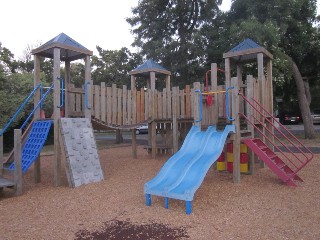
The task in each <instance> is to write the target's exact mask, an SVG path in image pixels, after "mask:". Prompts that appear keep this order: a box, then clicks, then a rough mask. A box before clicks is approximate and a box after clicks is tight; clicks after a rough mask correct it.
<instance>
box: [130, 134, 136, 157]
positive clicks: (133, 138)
mask: <svg viewBox="0 0 320 240" xmlns="http://www.w3.org/2000/svg"><path fill="white" fill-rule="evenodd" d="M131 139H132V157H133V158H137V135H136V130H135V129H132V130H131Z"/></svg>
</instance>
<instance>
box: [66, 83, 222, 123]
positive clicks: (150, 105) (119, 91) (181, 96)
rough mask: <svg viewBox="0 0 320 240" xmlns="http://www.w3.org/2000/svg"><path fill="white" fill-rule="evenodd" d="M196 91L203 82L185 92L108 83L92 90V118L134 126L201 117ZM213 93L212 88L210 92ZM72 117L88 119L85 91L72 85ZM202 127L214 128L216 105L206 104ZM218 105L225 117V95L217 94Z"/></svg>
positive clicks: (69, 95) (174, 89) (70, 105)
mask: <svg viewBox="0 0 320 240" xmlns="http://www.w3.org/2000/svg"><path fill="white" fill-rule="evenodd" d="M196 89H202V90H203V86H202V85H201V84H200V83H198V82H197V83H194V85H193V86H192V87H191V86H190V85H186V86H185V88H184V89H179V87H173V88H172V89H171V90H168V89H163V90H162V91H158V90H153V91H152V90H149V89H148V90H144V89H140V90H129V89H127V86H123V87H122V88H117V87H116V85H115V84H113V85H112V86H111V87H106V86H105V83H104V82H102V83H101V85H100V86H99V85H93V87H92V92H93V96H92V101H91V102H92V103H93V104H92V106H91V114H92V117H94V118H95V119H97V120H99V121H101V122H102V123H105V124H108V125H131V124H137V123H141V122H145V121H151V120H166V119H167V120H169V119H172V118H173V115H175V116H176V118H177V119H195V118H198V108H199V104H198V99H199V96H198V94H199V93H196V92H195V90H196ZM209 90H210V89H209ZM218 90H225V87H224V86H218ZM67 99H68V100H67V101H68V103H67V106H69V109H68V111H69V115H70V116H75V117H81V116H84V108H85V103H84V101H85V99H84V89H83V88H75V87H74V86H73V85H70V87H69V91H68V97H67ZM202 104H203V120H202V125H210V124H211V123H212V121H213V118H214V117H217V116H214V113H213V111H212V107H213V105H211V106H209V105H207V103H206V102H205V100H204V101H203V103H202ZM213 104H218V113H219V114H218V115H219V117H224V116H225V95H224V94H218V95H214V103H213Z"/></svg>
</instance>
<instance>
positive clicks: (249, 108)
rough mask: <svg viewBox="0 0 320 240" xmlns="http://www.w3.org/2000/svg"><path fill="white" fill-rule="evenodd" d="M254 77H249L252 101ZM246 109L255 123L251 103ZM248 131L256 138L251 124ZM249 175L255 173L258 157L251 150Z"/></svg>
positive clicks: (248, 95)
mask: <svg viewBox="0 0 320 240" xmlns="http://www.w3.org/2000/svg"><path fill="white" fill-rule="evenodd" d="M253 81H254V80H253V77H252V75H248V76H247V96H246V97H247V98H248V99H249V100H251V99H252V98H253ZM246 109H247V116H248V118H249V119H250V121H252V122H253V123H254V118H253V108H252V107H251V106H250V104H249V103H247V104H246ZM248 130H249V131H250V132H251V138H254V130H255V129H254V127H253V126H252V125H251V124H248ZM249 156H250V157H249V160H250V163H249V173H250V174H253V173H254V163H255V158H256V155H255V154H254V153H253V152H252V151H251V150H250V149H249Z"/></svg>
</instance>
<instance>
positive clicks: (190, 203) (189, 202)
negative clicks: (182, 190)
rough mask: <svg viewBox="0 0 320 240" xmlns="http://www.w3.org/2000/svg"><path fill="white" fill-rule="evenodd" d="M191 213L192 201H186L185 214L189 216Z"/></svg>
mask: <svg viewBox="0 0 320 240" xmlns="http://www.w3.org/2000/svg"><path fill="white" fill-rule="evenodd" d="M191 213H192V201H186V214H188V215H190V214H191Z"/></svg>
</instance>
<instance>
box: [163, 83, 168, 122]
mask: <svg viewBox="0 0 320 240" xmlns="http://www.w3.org/2000/svg"><path fill="white" fill-rule="evenodd" d="M162 117H163V119H166V118H167V89H166V88H164V89H163V92H162Z"/></svg>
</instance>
